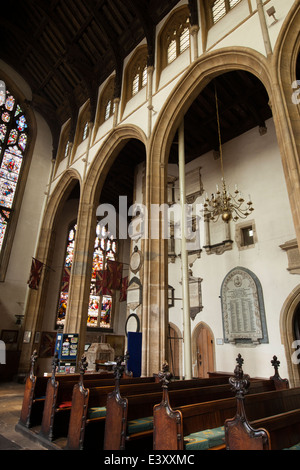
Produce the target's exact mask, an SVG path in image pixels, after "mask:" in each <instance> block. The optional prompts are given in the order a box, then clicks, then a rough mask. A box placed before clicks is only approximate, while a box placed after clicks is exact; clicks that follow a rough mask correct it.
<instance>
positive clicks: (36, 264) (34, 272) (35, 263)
mask: <svg viewBox="0 0 300 470" xmlns="http://www.w3.org/2000/svg"><path fill="white" fill-rule="evenodd" d="M43 266H44V263H42V262H41V261H39V260H38V259H35V258H32V263H31V270H30V275H29V279H28V281H27V284H28V286H29V288H30V289H34V290H38V288H39V283H40V280H41V275H42V270H43Z"/></svg>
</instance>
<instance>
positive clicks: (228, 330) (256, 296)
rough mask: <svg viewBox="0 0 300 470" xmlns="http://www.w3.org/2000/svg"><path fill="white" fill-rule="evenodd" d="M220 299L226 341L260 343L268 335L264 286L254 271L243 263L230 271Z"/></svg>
mask: <svg viewBox="0 0 300 470" xmlns="http://www.w3.org/2000/svg"><path fill="white" fill-rule="evenodd" d="M221 301H222V315H223V326H224V337H225V341H226V342H229V343H235V342H245V343H252V344H259V343H260V342H262V340H265V339H266V326H265V313H264V304H263V297H262V290H261V286H260V283H259V280H258V279H257V278H256V276H255V275H254V274H253V273H251V272H250V271H249V270H247V269H245V268H240V267H238V268H235V269H233V270H232V271H230V272H229V273H228V274H227V276H226V277H225V279H224V281H223V284H222V287H221ZM263 342H266V341H263Z"/></svg>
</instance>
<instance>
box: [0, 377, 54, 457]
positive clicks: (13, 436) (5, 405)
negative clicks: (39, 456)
mask: <svg viewBox="0 0 300 470" xmlns="http://www.w3.org/2000/svg"><path fill="white" fill-rule="evenodd" d="M24 388H25V385H23V384H18V383H15V382H8V383H2V382H0V450H47V449H46V448H44V447H42V446H41V445H40V444H39V443H37V442H34V441H33V440H31V439H29V438H27V437H26V436H24V435H23V434H21V433H19V432H17V431H16V430H15V426H16V424H17V422H18V420H19V417H20V412H21V407H22V402H23V394H24Z"/></svg>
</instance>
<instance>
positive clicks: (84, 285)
mask: <svg viewBox="0 0 300 470" xmlns="http://www.w3.org/2000/svg"><path fill="white" fill-rule="evenodd" d="M134 139H135V140H137V141H139V142H141V143H142V144H143V145H144V147H145V149H146V143H147V141H146V137H145V135H144V133H143V132H142V131H141V130H140V129H139V128H137V127H136V126H131V125H124V126H120V127H118V128H115V129H114V130H113V131H112V132H111V133H110V135H109V136H108V137H107V139H106V140H105V142H104V143H103V145H102V147H101V148H100V150H99V152H98V154H97V155H96V156H95V158H94V160H93V162H92V163H91V166H90V168H89V171H88V173H87V176H86V179H85V182H84V185H83V187H82V192H81V199H80V204H79V211H78V218H77V234H76V247H75V253H74V260H73V267H72V275H71V279H70V289H69V301H68V302H69V303H68V307H67V315H66V323H65V331H66V332H72V333H74V332H76V333H79V355H80V354H81V353H82V352H83V347H84V344H85V338H86V318H87V309H88V303H89V291H90V276H91V270H92V254H93V247H94V241H95V233H96V224H97V217H96V212H97V207H98V206H99V201H100V198H101V194H102V190H103V187H104V185H105V182H106V178H107V176H108V174H109V172H110V169H111V168H112V166H113V164H114V162H115V161H116V159H117V158H118V155H119V154H120V152H121V151H122V150H123V149H124V148H125V146H126V145H127V144H128V143H129V142H130V141H131V140H134Z"/></svg>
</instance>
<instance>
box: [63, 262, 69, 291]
mask: <svg viewBox="0 0 300 470" xmlns="http://www.w3.org/2000/svg"><path fill="white" fill-rule="evenodd" d="M70 274H71V269H70V268H66V267H64V272H63V277H62V281H61V284H62V285H61V292H69V283H70Z"/></svg>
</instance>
